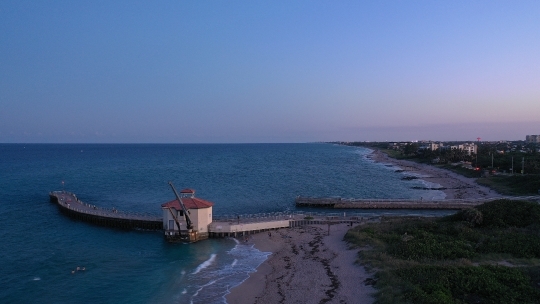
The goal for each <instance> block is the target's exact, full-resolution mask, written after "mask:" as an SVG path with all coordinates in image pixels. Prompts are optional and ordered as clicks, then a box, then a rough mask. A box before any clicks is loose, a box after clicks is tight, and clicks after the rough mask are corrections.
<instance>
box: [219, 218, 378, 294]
mask: <svg viewBox="0 0 540 304" xmlns="http://www.w3.org/2000/svg"><path fill="white" fill-rule="evenodd" d="M350 228H351V227H350V226H347V224H336V225H331V226H330V235H328V226H327V225H311V226H305V227H297V228H285V229H280V230H277V231H272V236H271V237H269V236H268V234H267V233H259V234H256V235H253V236H252V238H251V240H250V242H253V244H254V245H255V247H256V248H257V249H259V250H261V251H266V252H272V254H271V255H270V256H269V258H268V260H266V261H265V262H264V263H263V264H261V266H259V267H258V268H257V271H256V272H254V273H252V274H251V275H250V277H249V278H248V279H247V280H246V281H244V282H243V283H242V284H241V285H239V286H237V287H235V288H233V289H232V290H231V293H230V294H228V295H227V296H226V299H227V303H230V304H236V303H259V304H262V303H373V301H374V299H373V297H372V295H373V293H374V292H375V290H374V288H373V287H372V286H366V285H365V284H364V280H366V279H367V278H370V277H371V274H370V273H367V272H366V270H365V269H364V268H363V267H362V266H360V265H358V264H355V261H356V260H357V257H358V249H352V250H350V249H348V246H347V244H346V243H345V242H344V241H343V236H344V235H345V233H346V232H347V231H348V230H349V229H350Z"/></svg>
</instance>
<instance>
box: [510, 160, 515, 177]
mask: <svg viewBox="0 0 540 304" xmlns="http://www.w3.org/2000/svg"><path fill="white" fill-rule="evenodd" d="M510 170H512V175H514V157H513V156H512V168H510Z"/></svg>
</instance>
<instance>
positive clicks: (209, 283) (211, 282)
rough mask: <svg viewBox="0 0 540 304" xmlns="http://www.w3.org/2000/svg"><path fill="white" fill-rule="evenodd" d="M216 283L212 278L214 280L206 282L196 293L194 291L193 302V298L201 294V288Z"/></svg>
mask: <svg viewBox="0 0 540 304" xmlns="http://www.w3.org/2000/svg"><path fill="white" fill-rule="evenodd" d="M214 283H216V280H212V281H210V282H208V283H206V284H204V285H203V286H201V287H200V288H199V289H197V291H195V293H194V294H193V296H192V299H191V303H193V298H194V297H196V296H197V295H198V294H199V292H200V291H201V290H203V289H204V288H205V287H208V286H210V285H213V284H214Z"/></svg>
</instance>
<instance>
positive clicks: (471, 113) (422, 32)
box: [0, 0, 540, 143]
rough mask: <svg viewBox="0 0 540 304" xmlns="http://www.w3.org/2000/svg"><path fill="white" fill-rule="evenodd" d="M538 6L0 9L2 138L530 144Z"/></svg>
mask: <svg viewBox="0 0 540 304" xmlns="http://www.w3.org/2000/svg"><path fill="white" fill-rule="evenodd" d="M539 16H540V1H264V2H263V1H8V0H4V1H2V2H0V142H4V143H9V142H22V143H27V142H28V143H31V142H37V143H42V142H43V143H72V142H76V143H80V142H88V143H222V142H227V143H229V142H230V143H243V142H311V141H334V140H348V141H352V140H378V141H384V140H389V141H391V140H422V139H432V140H476V137H481V138H482V139H485V140H499V139H510V140H515V139H524V138H525V135H526V134H540V18H539Z"/></svg>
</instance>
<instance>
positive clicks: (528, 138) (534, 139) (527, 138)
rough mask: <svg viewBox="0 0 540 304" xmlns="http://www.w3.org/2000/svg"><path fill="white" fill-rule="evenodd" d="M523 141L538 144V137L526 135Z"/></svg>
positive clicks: (539, 140)
mask: <svg viewBox="0 0 540 304" xmlns="http://www.w3.org/2000/svg"><path fill="white" fill-rule="evenodd" d="M525 141H526V142H527V143H540V135H527V136H525Z"/></svg>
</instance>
